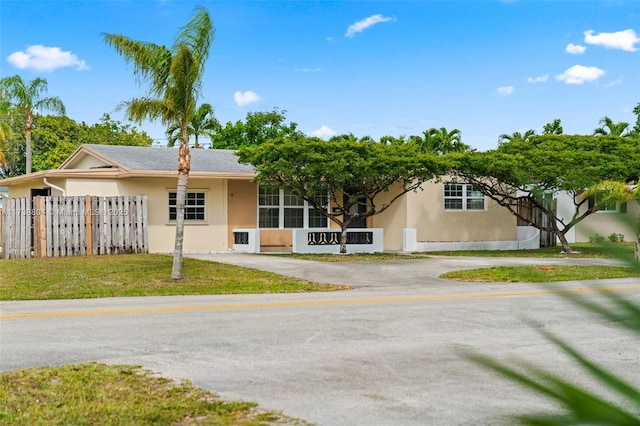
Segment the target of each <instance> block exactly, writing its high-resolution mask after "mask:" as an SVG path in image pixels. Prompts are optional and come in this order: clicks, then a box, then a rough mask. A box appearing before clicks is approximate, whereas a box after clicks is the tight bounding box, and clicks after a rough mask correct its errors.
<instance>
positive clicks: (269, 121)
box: [211, 108, 302, 149]
mask: <svg viewBox="0 0 640 426" xmlns="http://www.w3.org/2000/svg"><path fill="white" fill-rule="evenodd" d="M285 114H286V111H285V110H278V109H277V108H274V109H273V110H272V111H268V112H249V113H247V118H246V120H245V121H244V122H243V121H240V120H238V121H236V122H235V123H231V122H230V121H229V122H227V124H226V125H225V126H224V127H222V128H220V129H219V130H218V132H217V133H216V134H215V135H213V136H212V137H211V148H217V149H237V148H240V147H243V146H251V145H258V144H261V143H263V142H264V141H267V140H270V139H277V138H281V137H282V138H287V137H291V136H300V135H302V133H301V132H300V131H298V130H297V127H298V125H297V124H296V123H293V122H291V123H289V124H285V120H286V117H285Z"/></svg>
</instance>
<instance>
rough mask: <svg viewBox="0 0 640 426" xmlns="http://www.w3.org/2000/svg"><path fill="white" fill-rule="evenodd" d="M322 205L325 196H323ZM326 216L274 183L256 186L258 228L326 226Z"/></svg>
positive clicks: (327, 224) (327, 225)
mask: <svg viewBox="0 0 640 426" xmlns="http://www.w3.org/2000/svg"><path fill="white" fill-rule="evenodd" d="M324 200H325V202H323V204H324V205H327V204H328V203H327V202H326V200H327V197H326V196H324ZM328 227H329V221H328V219H327V217H326V216H324V215H322V213H320V212H319V211H317V210H316V209H314V208H313V207H312V206H310V205H309V203H307V202H306V201H304V200H303V199H300V198H298V197H297V196H296V195H295V194H292V193H291V191H288V190H284V189H280V188H278V187H277V186H275V185H260V186H259V187H258V228H273V229H287V228H328Z"/></svg>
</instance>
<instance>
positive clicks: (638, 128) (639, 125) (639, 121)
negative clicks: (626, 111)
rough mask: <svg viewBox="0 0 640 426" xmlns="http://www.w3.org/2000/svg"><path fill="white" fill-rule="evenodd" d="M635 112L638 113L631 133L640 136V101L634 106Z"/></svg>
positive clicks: (636, 136)
mask: <svg viewBox="0 0 640 426" xmlns="http://www.w3.org/2000/svg"><path fill="white" fill-rule="evenodd" d="M633 113H634V114H635V115H636V124H634V125H633V129H631V135H632V136H633V137H635V138H640V102H638V104H637V105H636V106H635V107H634V108H633Z"/></svg>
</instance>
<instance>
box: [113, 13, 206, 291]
mask: <svg viewBox="0 0 640 426" xmlns="http://www.w3.org/2000/svg"><path fill="white" fill-rule="evenodd" d="M214 32H215V30H214V28H213V24H212V22H211V18H210V17H209V13H208V12H207V10H206V9H205V8H204V7H201V6H198V7H196V9H195V11H194V14H193V16H192V18H191V20H190V21H189V22H188V23H187V24H186V25H185V26H184V27H182V28H181V29H180V31H179V32H178V34H177V35H176V38H175V40H174V44H173V46H172V47H171V48H170V49H169V48H167V47H165V46H160V45H157V44H154V43H149V42H142V41H135V40H132V39H130V38H128V37H125V36H122V35H118V34H105V35H104V40H105V42H106V43H107V44H108V45H109V46H111V47H113V48H115V50H116V52H118V54H120V55H122V56H123V57H124V58H125V60H126V61H127V63H132V64H133V67H134V74H135V76H136V77H137V78H138V82H139V83H142V82H143V81H144V82H146V83H148V93H147V96H146V97H142V98H135V99H132V100H130V101H127V102H124V103H123V104H121V106H120V107H121V108H124V109H125V111H126V113H127V116H128V118H129V119H130V120H133V121H136V122H139V123H141V122H142V121H143V120H145V119H150V120H156V119H160V120H161V122H162V123H163V124H164V125H167V126H168V125H170V124H173V123H176V122H177V123H180V129H181V133H182V137H181V140H180V149H179V155H178V183H177V188H176V238H175V248H174V254H173V267H172V271H171V279H174V280H178V279H182V278H183V272H182V244H183V240H184V207H185V199H186V195H187V185H188V182H189V170H190V168H191V157H190V154H189V132H188V123H189V122H190V121H191V120H192V119H193V116H194V115H195V113H196V103H197V100H198V98H199V97H200V91H201V86H202V76H203V74H204V65H205V63H206V61H207V59H208V57H209V48H210V46H211V43H212V42H213V37H214Z"/></svg>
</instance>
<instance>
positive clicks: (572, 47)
mask: <svg viewBox="0 0 640 426" xmlns="http://www.w3.org/2000/svg"><path fill="white" fill-rule="evenodd" d="M565 50H566V52H567V53H571V54H572V55H581V54H583V53H584V51H585V50H587V46H580V45H579V44H573V43H569V44H567V48H566V49H565Z"/></svg>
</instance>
